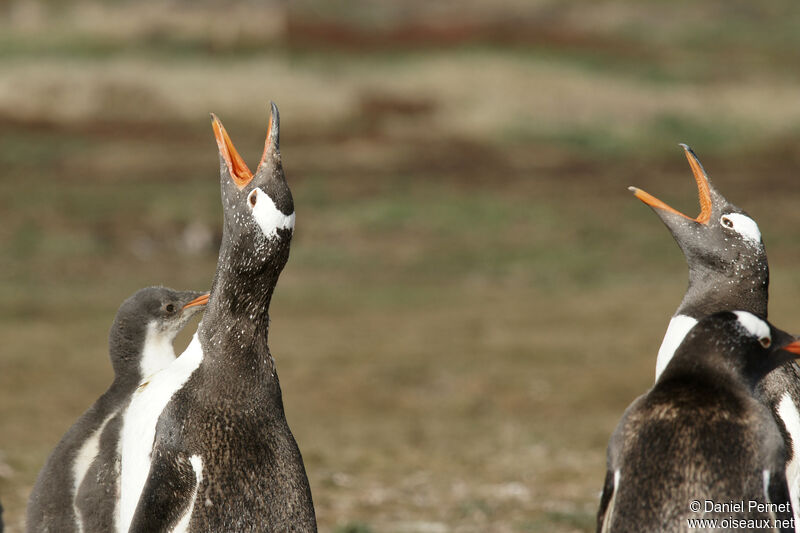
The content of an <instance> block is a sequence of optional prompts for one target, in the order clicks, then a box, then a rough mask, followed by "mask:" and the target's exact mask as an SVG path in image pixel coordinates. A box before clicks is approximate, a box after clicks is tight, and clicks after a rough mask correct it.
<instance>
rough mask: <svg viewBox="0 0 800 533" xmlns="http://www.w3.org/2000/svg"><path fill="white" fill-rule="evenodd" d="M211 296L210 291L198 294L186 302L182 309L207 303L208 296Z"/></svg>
mask: <svg viewBox="0 0 800 533" xmlns="http://www.w3.org/2000/svg"><path fill="white" fill-rule="evenodd" d="M209 296H211V293H210V292H207V293H205V294H203V295H202V296H198V297H197V298H195V299H194V300H192V301H191V302H189V303H188V304H186V305H184V306H183V308H184V309H189V308H190V307H195V306H198V305H206V304H207V303H208V297H209Z"/></svg>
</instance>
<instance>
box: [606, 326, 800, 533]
mask: <svg viewBox="0 0 800 533" xmlns="http://www.w3.org/2000/svg"><path fill="white" fill-rule="evenodd" d="M798 356H800V341H796V340H794V338H793V337H792V336H790V335H788V334H786V333H783V332H781V331H780V330H777V329H776V328H774V327H772V326H771V325H770V324H768V323H767V322H766V321H764V320H762V319H760V318H758V317H757V316H755V315H754V314H752V313H748V312H746V311H734V312H730V311H723V312H720V313H715V314H713V315H710V316H708V317H705V318H702V319H701V320H700V321H699V322H698V323H697V324H696V325H695V326H694V327H693V328H692V329H691V330H690V331H689V332H688V334H687V335H686V336H685V339H684V340H683V342H682V343H681V344H680V345H679V347H678V348H677V350H676V351H675V355H674V356H673V357H672V360H671V361H670V363H669V364H668V365H667V367H666V368H665V369H664V371H663V372H662V373H661V375H660V376H659V378H658V380H657V381H656V384H655V385H654V386H653V388H652V389H651V390H650V391H649V392H647V393H646V394H644V395H643V396H640V397H639V398H637V399H636V400H635V401H634V402H633V403H632V404H631V405H630V406H629V407H628V409H627V410H626V411H625V414H624V415H623V416H622V420H621V421H620V423H619V425H618V426H617V428H616V430H615V431H614V433H613V435H612V436H611V440H610V442H609V446H608V458H607V471H606V480H605V485H604V487H603V494H602V498H601V502H600V509H599V511H598V515H597V531H598V532H604V533H605V532H609V533H610V532H627V531H631V532H638V531H652V530H655V529H658V531H669V532H671V531H693V530H698V529H701V530H711V529H719V530H726V531H727V530H734V529H737V530H738V529H746V530H760V529H770V530H772V527H773V525H774V524H775V522H774V520H775V519H778V520H781V523H780V524H779V526H782V527H779V528H778V529H780V531H794V526H793V520H792V509H791V504H790V498H789V493H788V487H787V484H786V479H785V473H784V464H785V461H786V450H785V446H784V442H783V438H782V437H781V434H780V431H779V429H778V426H777V424H776V423H775V419H774V417H773V416H772V414H771V413H770V411H769V410H768V409H767V408H766V406H764V404H763V403H762V402H761V401H759V400H758V399H756V397H755V395H754V387H755V386H756V384H757V383H758V382H759V380H761V379H763V378H764V376H765V375H767V374H768V373H769V372H770V371H771V370H773V369H775V368H776V367H778V366H779V365H781V364H784V363H785V362H786V361H789V360H791V359H793V358H796V357H798ZM707 501H710V502H713V503H716V504H728V507H714V506H713V505H712V506H710V507H709V504H708V503H707ZM739 502H743V504H742V507H739V506H738V505H739ZM750 502H755V503H756V504H763V505H764V507H761V508H758V507H753V504H751V503H750ZM734 504H736V505H734ZM691 519H709V520H714V519H716V520H719V521H720V522H718V523H717V524H716V525H712V524H710V523H709V522H706V523H695V524H691V523H690V522H689V520H691ZM725 519H727V520H744V521H745V522H738V523H737V524H733V523H732V522H728V523H725V522H722V521H723V520H725ZM763 520H769V521H770V522H769V527H768V528H765V527H763V526H764V524H765V523H764V522H763ZM747 521H751V522H747Z"/></svg>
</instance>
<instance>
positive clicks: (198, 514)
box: [118, 104, 316, 533]
mask: <svg viewBox="0 0 800 533" xmlns="http://www.w3.org/2000/svg"><path fill="white" fill-rule="evenodd" d="M212 117H213V128H214V134H215V137H216V140H217V145H218V148H219V154H220V172H221V192H222V205H223V211H224V226H223V237H222V245H221V248H220V253H219V261H218V264H217V271H216V274H215V276H214V282H213V284H212V288H211V297H210V299H209V303H208V308H207V310H206V313H205V315H204V317H203V321H202V322H201V324H200V326H199V327H198V331H197V333H196V335H195V337H194V339H193V340H192V342H191V344H190V345H189V347H188V348H187V349H186V352H184V353H183V354H182V355H181V356H179V357H178V359H177V360H176V361H175V362H174V363H173V364H171V365H170V366H169V367H167V368H166V369H164V370H163V371H162V372H160V373H159V374H157V375H156V376H155V377H154V378H153V379H152V380H151V381H150V383H149V384H148V385H147V387H145V388H140V389H139V390H138V391H137V393H136V394H135V395H134V398H133V400H132V401H131V405H130V408H129V409H128V414H127V415H126V420H125V423H124V429H123V441H122V498H121V520H120V527H119V529H118V531H121V532H128V531H130V532H131V533H136V532H142V533H143V532H151V531H173V532H186V531H188V532H200V531H203V532H205V531H236V532H240V533H248V532H256V531H304V532H305V531H316V518H315V514H314V506H313V503H312V499H311V489H310V486H309V483H308V478H307V476H306V472H305V466H304V464H303V459H302V457H301V455H300V450H299V449H298V447H297V444H296V442H295V439H294V437H293V435H292V432H291V431H290V429H289V425H288V424H287V421H286V417H285V415H284V409H283V400H282V398H281V388H280V383H279V381H278V375H277V373H276V370H275V361H274V360H273V358H272V356H271V354H270V351H269V347H268V345H267V334H268V330H269V315H268V310H269V304H270V300H271V297H272V293H273V291H274V289H275V285H276V283H277V281H278V276H279V275H280V273H281V271H282V269H283V267H284V265H285V264H286V261H287V259H288V257H289V245H290V242H291V239H292V234H293V231H294V220H295V213H294V203H293V200H292V195H291V192H290V191H289V187H288V185H287V183H286V178H285V177H284V173H283V168H282V164H281V157H280V152H279V149H278V138H279V119H278V109H277V107H276V106H275V104H272V109H271V114H270V121H269V128H268V130H267V140H266V143H265V147H264V153H263V156H262V157H261V161H260V163H259V165H258V169H257V171H256V173H255V175H253V174H252V173H251V172H250V170H249V169H248V168H247V165H246V164H245V163H244V161H243V160H242V158H241V157H240V156H239V154H238V153H237V152H236V149H235V148H234V146H233V143H232V142H231V140H230V137H228V134H227V132H226V131H225V129H224V127H223V126H222V123H221V122H220V121H219V120H218V119H217V118H216V117H214V116H213V115H212Z"/></svg>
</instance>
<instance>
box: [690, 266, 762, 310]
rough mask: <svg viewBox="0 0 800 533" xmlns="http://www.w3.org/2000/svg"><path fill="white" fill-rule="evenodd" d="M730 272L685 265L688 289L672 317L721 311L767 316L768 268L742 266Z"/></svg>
mask: <svg viewBox="0 0 800 533" xmlns="http://www.w3.org/2000/svg"><path fill="white" fill-rule="evenodd" d="M731 270H732V272H721V271H720V270H715V269H712V268H709V267H707V266H705V265H702V264H694V265H693V264H692V262H691V261H690V262H689V286H688V288H687V289H686V294H685V295H684V297H683V300H682V301H681V304H680V306H678V310H677V311H676V312H675V315H676V316H677V315H685V316H689V317H692V318H695V319H700V318H702V317H704V316H706V315H708V314H711V313H715V312H718V311H725V310H741V311H748V312H750V313H753V314H754V315H756V316H759V317H761V318H766V317H767V303H768V300H769V269H768V267H767V266H766V261H764V262H763V264H756V265H748V264H746V263H743V264H742V265H739V266H737V267H736V268H734V269H731Z"/></svg>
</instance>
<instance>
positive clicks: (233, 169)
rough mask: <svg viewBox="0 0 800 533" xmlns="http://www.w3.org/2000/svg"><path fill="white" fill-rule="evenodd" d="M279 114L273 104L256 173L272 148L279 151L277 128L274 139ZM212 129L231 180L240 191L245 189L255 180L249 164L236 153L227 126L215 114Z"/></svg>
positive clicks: (212, 118) (212, 115) (212, 117)
mask: <svg viewBox="0 0 800 533" xmlns="http://www.w3.org/2000/svg"><path fill="white" fill-rule="evenodd" d="M277 113H278V108H277V107H276V106H275V104H271V110H270V117H269V126H268V128H267V140H266V141H265V142H264V153H263V154H261V159H260V160H259V162H258V167H256V172H259V171H260V170H261V167H262V166H264V164H265V162H266V160H267V155H268V154H269V152H270V148H271V147H272V146H273V145H275V147H276V149H277V126H276V127H275V135H276V137H275V138H273V137H272V135H273V131H272V130H273V124H277V121H278V115H277ZM211 127H212V128H213V129H214V137H215V138H216V139H217V147H218V148H219V153H220V154H221V155H222V157H223V158H224V159H225V163H227V166H228V171H229V172H230V175H231V179H232V180H233V182H234V183H235V184H236V186H237V187H238V188H239V189H240V190H241V189H244V188H245V187H246V186H247V184H248V183H250V182H251V181H252V180H253V173H252V172H251V171H250V169H249V168H248V167H247V163H245V162H244V159H242V156H240V155H239V152H237V151H236V147H234V146H233V141H231V138H230V137H229V136H228V132H227V131H225V126H223V125H222V122H221V121H220V120H219V118H217V116H216V115H215V114H214V113H211Z"/></svg>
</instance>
